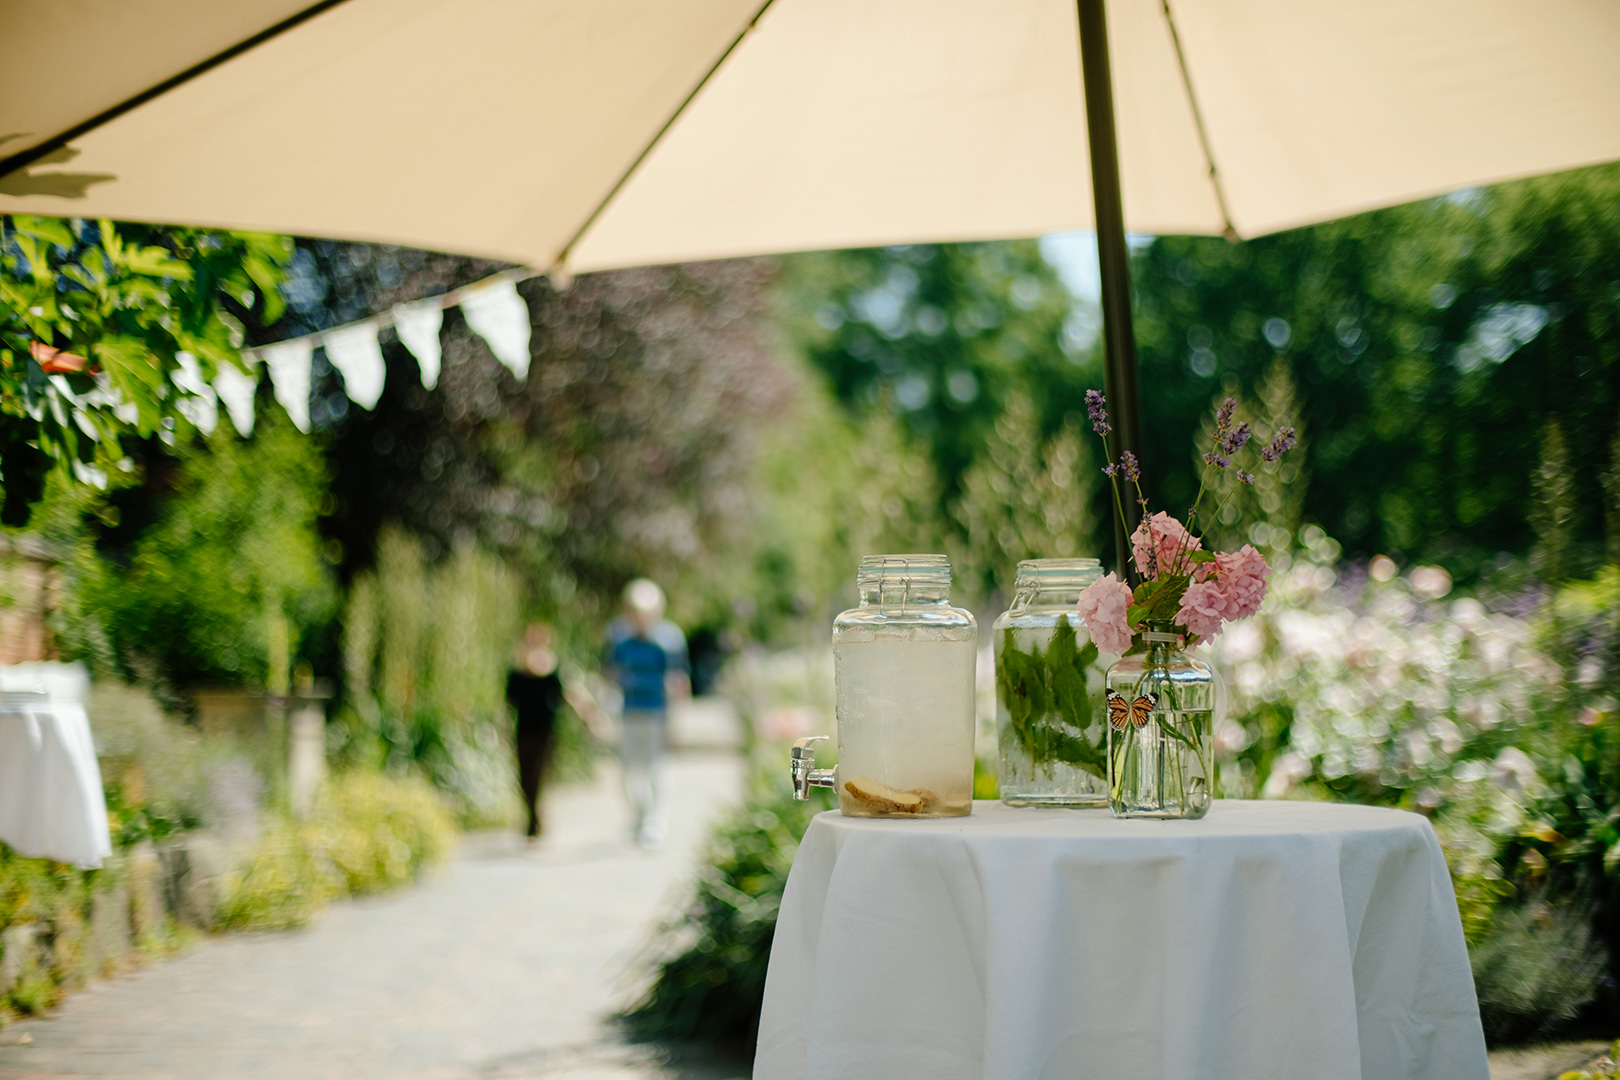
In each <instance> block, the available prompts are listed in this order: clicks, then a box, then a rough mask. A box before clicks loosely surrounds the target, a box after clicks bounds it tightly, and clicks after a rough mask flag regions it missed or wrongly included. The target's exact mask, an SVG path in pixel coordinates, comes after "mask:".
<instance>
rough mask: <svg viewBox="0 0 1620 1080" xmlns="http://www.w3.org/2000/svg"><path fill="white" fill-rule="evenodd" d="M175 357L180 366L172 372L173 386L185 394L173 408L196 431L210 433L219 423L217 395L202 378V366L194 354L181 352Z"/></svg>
mask: <svg viewBox="0 0 1620 1080" xmlns="http://www.w3.org/2000/svg"><path fill="white" fill-rule="evenodd" d="M175 359H176V360H178V361H179V363H180V367H179V369H178V370H177V371H175V373H174V387H175V389H176V390H180V391H183V392H184V393H185V394H186V395H187V396H186V397H183V398H181V399H180V400H179V401H177V402H175V408H176V409H178V410H179V412H180V415H181V416H184V417H185V418H186V419H187V420H190V421H191V422H192V424H194V425H196V428H197V430H198V431H201V432H202V433H203V434H204V435H212V434H213V433H214V428H215V427H217V426H218V425H219V396H218V395H217V394H215V393H214V388H213V387H212V386H209V385H208V380H207V379H204V378H203V373H202V368H201V366H199V365H198V363H197V358H196V357H195V356H192V355H191V354H190V353H188V352H182V353H179V354H178V355H176V356H175Z"/></svg>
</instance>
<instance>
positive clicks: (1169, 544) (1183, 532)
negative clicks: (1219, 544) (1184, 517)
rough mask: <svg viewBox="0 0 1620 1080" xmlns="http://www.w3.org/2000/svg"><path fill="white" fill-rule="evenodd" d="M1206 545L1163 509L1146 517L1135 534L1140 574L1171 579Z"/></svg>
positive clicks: (1137, 567) (1132, 537)
mask: <svg viewBox="0 0 1620 1080" xmlns="http://www.w3.org/2000/svg"><path fill="white" fill-rule="evenodd" d="M1202 546H1203V545H1202V544H1201V543H1200V542H1199V540H1198V538H1197V537H1195V536H1193V535H1192V534H1191V533H1189V532H1188V531H1187V527H1186V526H1185V525H1183V524H1182V523H1181V522H1179V521H1177V520H1176V519H1175V518H1173V517H1171V516H1170V515H1169V514H1167V513H1165V512H1164V511H1163V510H1160V511H1159V512H1158V513H1157V514H1154V515H1153V516H1152V517H1147V518H1143V519H1142V524H1140V525H1138V526H1137V527H1136V532H1134V533H1132V534H1131V551H1132V552H1133V553H1134V554H1135V556H1136V569H1137V572H1138V573H1140V574H1142V575H1143V576H1144V577H1149V578H1155V579H1156V578H1160V577H1164V576H1167V575H1168V574H1170V573H1171V572H1173V571H1174V570H1175V569H1176V567H1177V566H1178V565H1181V564H1184V563H1185V562H1186V557H1187V553H1188V552H1189V551H1197V550H1198V549H1199V548H1200V547H1202Z"/></svg>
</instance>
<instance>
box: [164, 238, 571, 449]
mask: <svg viewBox="0 0 1620 1080" xmlns="http://www.w3.org/2000/svg"><path fill="white" fill-rule="evenodd" d="M539 273H540V271H536V270H531V269H528V268H527V267H524V268H520V269H515V270H503V271H501V272H500V273H499V274H496V275H494V276H493V277H487V278H484V279H483V280H482V281H477V282H474V283H473V284H471V285H465V286H462V287H461V288H459V289H452V290H451V291H449V292H447V293H445V294H443V295H442V296H432V297H428V298H426V299H424V300H418V301H413V302H412V303H408V304H399V305H397V306H395V307H394V308H393V309H392V310H391V311H388V312H384V313H382V314H380V315H372V316H370V317H368V318H365V319H361V320H359V321H357V322H352V323H345V324H343V325H342V326H334V327H330V328H329V329H326V330H321V331H319V332H317V333H314V334H306V335H304V336H303V337H296V338H288V339H287V340H285V341H278V342H276V343H275V344H273V345H261V346H259V347H258V348H256V349H243V350H242V363H243V366H244V367H245V368H246V369H247V371H246V372H243V371H239V370H237V369H236V368H234V367H223V368H221V369H220V371H219V373H218V374H217V375H215V377H214V382H213V386H212V387H209V385H208V384H207V383H206V382H204V381H203V379H202V376H201V373H200V372H198V373H197V374H196V377H195V378H194V379H192V378H190V376H189V375H184V374H183V375H182V376H181V378H186V379H190V382H195V383H196V384H197V386H195V387H192V386H190V382H188V383H187V386H183V387H181V389H189V391H190V392H191V393H192V394H193V395H194V396H195V401H194V402H193V403H192V404H191V405H190V406H189V408H190V409H191V410H192V411H194V412H196V413H197V415H198V418H199V419H205V420H206V421H207V423H206V425H204V424H199V425H198V426H199V427H206V428H207V429H210V430H211V429H212V428H213V426H214V424H215V423H216V422H217V418H218V415H219V405H220V404H223V405H224V406H225V413H226V415H228V416H229V417H230V419H231V424H232V425H233V426H234V427H235V428H236V430H237V432H238V433H239V434H241V435H244V436H245V435H248V434H251V433H252V431H253V396H254V392H255V390H256V389H257V387H258V383H259V369H260V367H261V365H262V367H263V369H264V372H265V373H266V374H267V375H269V377H270V384H271V388H272V389H273V390H274V391H275V395H276V400H277V401H278V402H280V403H281V407H282V408H283V409H286V410H287V415H288V417H290V418H291V419H292V422H293V424H294V425H296V426H297V428H298V430H299V431H306V432H307V431H308V430H309V388H310V384H311V382H312V379H313V375H312V371H311V365H312V364H313V363H314V360H315V350H316V349H317V348H324V349H325V350H326V358H327V359H328V360H329V361H331V364H332V366H333V367H334V368H336V369H337V372H338V374H339V375H341V376H342V377H343V391H344V393H345V394H347V395H348V397H349V400H351V401H353V402H354V403H355V404H356V405H359V406H360V407H361V408H363V409H367V410H369V409H373V408H375V407H376V405H377V402H378V400H379V399H380V398H381V397H382V392H383V381H384V377H385V375H386V368H385V366H384V364H383V357H382V346H381V345H380V344H379V342H378V339H377V336H378V334H380V333H381V332H382V330H383V329H384V327H387V326H392V327H393V328H394V332H395V333H396V334H398V335H399V340H400V343H401V344H402V345H404V346H405V348H406V350H407V351H409V352H410V354H411V355H412V356H414V357H415V358H416V364H417V369H418V371H419V372H420V373H421V378H422V385H423V386H424V387H426V388H427V389H429V390H432V389H433V388H434V387H436V386H437V385H438V384H439V373H440V369H441V362H442V356H443V354H442V353H441V351H440V348H439V331H440V329H441V328H442V327H443V325H444V310H445V308H449V307H458V306H459V307H460V308H461V312H462V315H463V316H464V317H465V318H466V320H467V325H468V326H469V327H470V328H471V329H472V331H473V333H475V334H477V335H478V336H479V337H481V338H483V339H484V341H485V342H486V343H487V344H488V345H489V349H490V352H492V353H494V354H495V358H496V359H497V360H499V361H500V362H501V363H502V364H503V365H505V367H506V368H507V369H508V370H510V371H511V372H512V374H513V375H515V376H516V377H517V378H518V379H520V380H522V379H527V378H528V376H529V306H528V304H526V303H524V301H523V297H522V296H520V295H518V291H517V285H518V282H520V281H527V280H528V279H529V278H532V277H537V276H539ZM181 378H177V379H176V383H177V384H178V383H179V382H180V381H181Z"/></svg>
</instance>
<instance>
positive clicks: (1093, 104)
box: [1078, 0, 1142, 580]
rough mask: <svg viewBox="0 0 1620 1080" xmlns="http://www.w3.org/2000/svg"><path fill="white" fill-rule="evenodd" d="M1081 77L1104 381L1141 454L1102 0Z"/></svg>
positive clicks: (1125, 565)
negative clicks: (1099, 285)
mask: <svg viewBox="0 0 1620 1080" xmlns="http://www.w3.org/2000/svg"><path fill="white" fill-rule="evenodd" d="M1078 5H1079V9H1080V78H1081V83H1082V84H1083V86H1084V88H1085V92H1086V134H1087V135H1088V136H1089V138H1090V143H1091V194H1092V198H1093V200H1094V202H1095V204H1096V218H1097V262H1098V270H1099V271H1100V274H1099V276H1100V277H1101V280H1102V316H1103V388H1104V391H1105V392H1106V393H1107V394H1108V414H1109V419H1110V420H1111V421H1112V423H1113V425H1114V443H1113V447H1114V450H1115V452H1122V451H1125V450H1129V451H1130V452H1131V453H1133V454H1135V455H1136V458H1137V460H1138V461H1140V460H1141V459H1142V419H1141V411H1140V409H1139V408H1138V406H1137V396H1136V335H1135V333H1134V331H1133V330H1132V329H1131V270H1130V252H1129V251H1128V250H1127V249H1126V247H1125V211H1124V208H1123V205H1122V202H1121V198H1120V183H1119V148H1118V146H1117V145H1116V142H1115V138H1114V89H1113V76H1112V75H1111V74H1110V72H1109V69H1108V18H1107V15H1106V14H1105V13H1104V11H1103V0H1078ZM1123 510H1124V514H1125V520H1124V521H1120V520H1118V515H1117V514H1116V515H1115V521H1114V554H1115V557H1116V559H1117V560H1118V564H1119V572H1120V576H1121V577H1124V578H1126V579H1127V580H1131V579H1134V575H1132V574H1130V573H1129V571H1130V569H1131V568H1130V563H1129V559H1128V555H1129V552H1130V542H1129V539H1128V538H1129V536H1130V534H1131V533H1133V532H1134V531H1136V525H1137V522H1138V521H1139V520H1140V519H1141V508H1140V507H1138V506H1137V504H1136V502H1135V500H1133V499H1130V498H1127V499H1125V500H1124V507H1123Z"/></svg>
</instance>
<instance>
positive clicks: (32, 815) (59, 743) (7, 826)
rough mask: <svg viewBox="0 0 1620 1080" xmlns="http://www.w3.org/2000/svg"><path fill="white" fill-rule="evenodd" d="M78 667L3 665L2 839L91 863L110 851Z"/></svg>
mask: <svg viewBox="0 0 1620 1080" xmlns="http://www.w3.org/2000/svg"><path fill="white" fill-rule="evenodd" d="M88 689H89V682H88V680H87V678H86V677H85V672H84V668H83V667H82V666H81V665H78V664H51V663H42V664H12V665H0V840H4V841H5V842H6V843H7V844H9V845H11V846H12V847H13V848H15V849H16V850H17V851H19V852H21V853H22V854H24V855H32V856H37V857H40V858H47V859H56V860H57V861H59V862H65V863H72V864H73V865H75V866H80V867H85V868H90V867H95V866H100V865H101V860H102V859H104V858H106V857H107V856H108V855H110V854H111V853H112V844H111V843H110V842H109V837H108V833H107V802H106V798H105V796H104V795H103V793H102V788H101V767H100V766H99V765H98V764H97V762H96V749H95V744H94V742H93V741H92V740H91V737H90V718H89V716H88V715H87V714H86V713H85V711H84V698H85V695H86V693H87V691H88Z"/></svg>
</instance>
